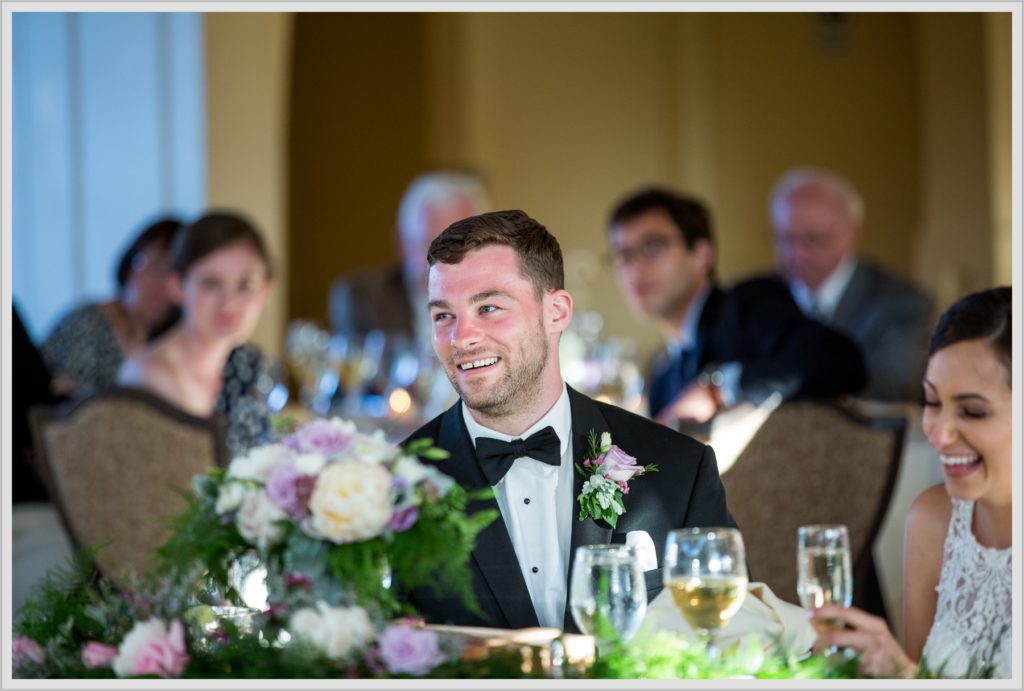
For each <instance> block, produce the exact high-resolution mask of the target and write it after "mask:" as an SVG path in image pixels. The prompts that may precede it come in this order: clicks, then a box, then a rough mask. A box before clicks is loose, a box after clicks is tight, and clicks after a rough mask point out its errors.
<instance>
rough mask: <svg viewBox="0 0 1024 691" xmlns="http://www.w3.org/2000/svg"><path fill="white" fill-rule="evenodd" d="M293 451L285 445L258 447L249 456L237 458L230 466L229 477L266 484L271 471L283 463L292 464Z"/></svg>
mask: <svg viewBox="0 0 1024 691" xmlns="http://www.w3.org/2000/svg"><path fill="white" fill-rule="evenodd" d="M291 460H292V451H291V449H289V448H288V447H287V446H285V445H284V444H270V445H268V446H258V447H256V448H254V449H251V450H250V451H249V455H248V456H236V457H235V459H234V460H233V461H231V465H229V466H228V477H236V478H241V479H244V480H256V481H257V482H264V483H265V482H266V481H267V478H268V477H270V473H271V471H273V470H274V468H276V467H277V466H279V465H281V464H282V463H291Z"/></svg>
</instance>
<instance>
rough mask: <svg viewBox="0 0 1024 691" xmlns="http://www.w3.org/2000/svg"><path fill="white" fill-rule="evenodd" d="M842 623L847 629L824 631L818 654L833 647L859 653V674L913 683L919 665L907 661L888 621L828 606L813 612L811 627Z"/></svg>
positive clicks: (815, 647)
mask: <svg viewBox="0 0 1024 691" xmlns="http://www.w3.org/2000/svg"><path fill="white" fill-rule="evenodd" d="M826 621H829V622H842V623H843V624H845V625H846V628H844V629H833V630H828V631H822V632H821V633H819V634H818V638H817V640H816V641H815V642H814V650H815V652H818V651H821V650H825V649H827V648H829V647H831V646H833V645H835V646H839V647H840V648H853V649H855V650H856V651H857V652H858V653H860V661H859V665H858V670H859V671H860V673H861V674H866V675H869V676H872V677H886V678H893V677H896V678H903V679H912V678H913V677H914V675H915V674H917V663H915V662H914V661H913V660H911V659H910V658H909V657H907V654H906V653H905V652H903V648H901V647H900V644H899V643H897V642H896V639H895V638H893V635H892V633H891V632H890V631H889V627H888V626H887V625H886V623H885V620H884V619H882V618H881V617H876V616H874V615H871V614H868V613H867V612H865V611H864V610H861V609H857V608H856V607H839V606H836V605H826V606H824V607H819V608H818V609H816V610H815V611H814V614H813V615H812V617H811V623H812V624H815V625H816V626H815V628H818V626H817V625H818V624H825V623H826Z"/></svg>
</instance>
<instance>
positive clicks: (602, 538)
mask: <svg viewBox="0 0 1024 691" xmlns="http://www.w3.org/2000/svg"><path fill="white" fill-rule="evenodd" d="M569 406H570V407H571V409H572V457H573V462H574V463H575V464H576V465H577V466H580V467H583V456H584V454H585V453H586V452H587V449H588V447H589V437H590V431H591V430H593V431H594V434H596V435H597V436H598V437H600V436H601V433H602V432H609V431H610V430H609V429H608V423H607V422H606V421H605V419H604V416H603V415H601V411H600V409H599V408H598V407H597V404H596V403H594V401H593V400H591V399H590V398H588V397H587V396H584V395H583V394H580V393H578V392H577V391H575V390H574V389H573V388H572V387H569ZM572 476H573V483H572V484H573V489H572V497H573V499H572V539H571V540H570V547H569V569H568V573H567V577H568V580H567V581H566V588H565V593H566V598H565V620H564V624H563V628H564V629H565V630H566V631H573V632H575V631H578V630H579V629H578V627H577V626H576V623H575V621H573V618H572V613H571V612H570V608H569V599H570V596H571V594H572V593H571V592H570V588H571V586H572V570H573V567H574V565H575V562H576V548H577V547H580V546H582V545H604V544H608V543H609V542H611V539H612V529H611V526H609V525H608V524H607V523H605V522H604V521H602V522H601V523H597V522H596V521H594V519H592V518H586V519H584V520H583V521H580V520H579V515H580V503H579V499H578V497H579V496H580V492H581V491H582V490H583V482H584V480H585V478H584V477H583V474H582V473H580V472H578V471H576V470H575V469H574V470H573V474H572Z"/></svg>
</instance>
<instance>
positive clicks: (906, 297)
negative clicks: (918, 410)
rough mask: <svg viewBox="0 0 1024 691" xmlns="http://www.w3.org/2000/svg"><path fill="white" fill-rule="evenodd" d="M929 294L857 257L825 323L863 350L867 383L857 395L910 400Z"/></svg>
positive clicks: (917, 385)
mask: <svg viewBox="0 0 1024 691" xmlns="http://www.w3.org/2000/svg"><path fill="white" fill-rule="evenodd" d="M932 312H933V304H932V299H931V298H930V297H928V296H927V295H926V294H925V293H923V292H921V291H920V290H918V289H917V288H916V287H914V286H913V285H911V284H910V283H907V282H906V281H904V280H902V279H900V278H897V277H896V276H894V275H893V274H891V273H889V272H888V271H886V270H885V269H882V268H881V267H879V266H877V265H876V264H871V263H868V262H865V261H863V260H858V262H857V268H856V269H855V270H854V272H853V276H852V277H851V278H850V283H849V284H848V285H847V287H846V290H845V291H844V292H843V295H842V297H841V298H840V299H839V304H838V305H836V311H835V314H834V315H832V319H831V320H830V321H829V322H828V323H829V324H830V325H831V326H833V327H835V328H836V329H838V330H839V331H842V332H843V333H845V334H847V335H848V336H849V337H850V338H852V339H853V340H854V341H856V342H857V343H858V344H859V345H860V348H861V351H862V352H863V353H864V360H865V364H866V365H867V370H868V385H867V388H866V389H864V390H863V391H862V392H861V393H860V395H861V396H863V397H864V398H874V399H878V400H883V401H916V400H918V399H919V398H920V397H921V379H922V377H924V370H925V366H926V365H927V364H928V339H929V335H930V334H931V330H932V326H933V325H934V324H933V319H932Z"/></svg>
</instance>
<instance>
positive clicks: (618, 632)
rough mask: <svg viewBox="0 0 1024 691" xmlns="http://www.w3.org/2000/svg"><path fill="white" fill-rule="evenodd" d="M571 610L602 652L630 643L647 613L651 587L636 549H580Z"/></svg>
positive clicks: (577, 554)
mask: <svg viewBox="0 0 1024 691" xmlns="http://www.w3.org/2000/svg"><path fill="white" fill-rule="evenodd" d="M569 607H570V610H571V611H572V617H573V619H575V620H576V625H577V626H579V627H580V631H582V632H583V633H586V634H589V635H591V636H593V637H594V639H595V641H596V642H597V647H598V651H599V652H601V651H604V652H607V651H608V650H609V647H610V646H613V645H614V644H615V643H617V642H619V641H621V642H629V640H630V639H631V638H632V637H633V635H634V634H635V633H636V632H637V629H639V628H640V624H641V622H643V619H644V614H646V612H647V587H646V585H645V584H644V574H643V570H642V569H641V568H640V562H639V560H638V559H637V557H636V553H635V552H634V551H633V548H632V547H626V546H625V545H584V546H582V547H577V548H576V560H575V562H574V565H573V570H572V582H571V584H570V586H569Z"/></svg>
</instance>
